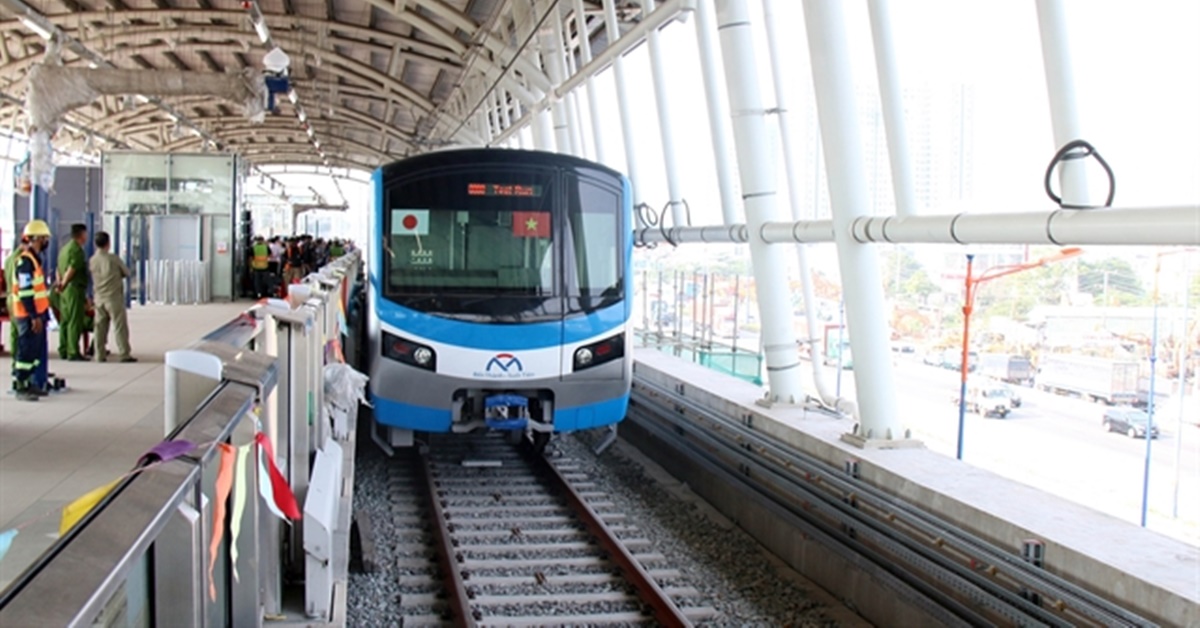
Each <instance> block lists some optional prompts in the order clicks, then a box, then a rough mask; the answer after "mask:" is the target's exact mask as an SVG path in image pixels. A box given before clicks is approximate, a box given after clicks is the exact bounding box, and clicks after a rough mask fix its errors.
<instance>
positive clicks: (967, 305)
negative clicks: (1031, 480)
mask: <svg viewBox="0 0 1200 628" xmlns="http://www.w3.org/2000/svg"><path fill="white" fill-rule="evenodd" d="M974 260H975V256H974V255H971V254H967V278H966V282H965V285H966V288H967V290H966V296H965V299H964V300H963V345H962V363H961V364H960V365H959V367H958V370H959V374H960V375H961V376H962V382H961V385H960V386H959V390H958V451H957V457H958V459H959V460H962V457H963V426H964V424H965V423H966V419H967V353H968V350H967V347H968V346H969V344H968V343H969V339H970V337H971V310H972V308H973V305H974V303H973V302H974V299H972V298H971V269H972V266H973V262H974Z"/></svg>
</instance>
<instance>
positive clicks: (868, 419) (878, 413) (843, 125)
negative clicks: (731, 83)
mask: <svg viewBox="0 0 1200 628" xmlns="http://www.w3.org/2000/svg"><path fill="white" fill-rule="evenodd" d="M804 25H805V28H806V30H807V32H808V47H809V52H810V56H811V61H812V74H813V86H814V88H815V91H816V95H817V118H818V120H819V121H820V126H821V139H822V140H823V141H822V142H821V143H822V145H823V147H824V152H825V162H826V164H827V172H828V178H829V196H830V201H831V204H832V207H833V224H834V240H835V242H836V243H837V250H838V265H839V267H840V268H841V272H842V296H843V299H844V300H845V303H846V322H847V326H848V328H849V333H850V348H851V350H852V351H853V352H854V381H855V384H856V387H857V393H858V407H859V411H860V413H859V431H858V433H857V436H858V437H860V438H862V439H866V440H867V441H872V444H876V443H878V441H879V439H884V440H892V439H896V438H899V437H901V436H902V435H903V431H902V430H901V429H900V423H899V420H898V418H897V416H896V391H895V382H894V378H893V373H892V358H891V351H890V349H889V345H890V340H889V338H888V328H887V323H886V321H885V320H884V312H885V309H884V302H883V284H882V283H881V280H880V277H879V256H878V255H876V252H875V249H873V248H871V246H870V245H865V244H860V243H858V242H856V241H855V240H854V239H853V238H852V237H851V236H850V225H851V223H852V222H853V221H854V219H855V218H858V217H860V216H865V215H867V207H868V200H867V194H866V189H867V186H866V179H865V178H864V177H863V158H862V143H861V140H860V139H859V134H858V127H857V124H858V106H857V104H856V103H855V101H854V80H853V73H852V72H851V68H850V54H849V50H848V46H847V44H846V42H847V41H848V37H847V33H846V27H845V20H844V17H843V15H842V4H841V2H838V1H836V0H805V1H804ZM847 436H851V435H847ZM851 440H855V439H853V438H851ZM860 442H861V441H860ZM863 444H865V443H863ZM884 444H886V443H884Z"/></svg>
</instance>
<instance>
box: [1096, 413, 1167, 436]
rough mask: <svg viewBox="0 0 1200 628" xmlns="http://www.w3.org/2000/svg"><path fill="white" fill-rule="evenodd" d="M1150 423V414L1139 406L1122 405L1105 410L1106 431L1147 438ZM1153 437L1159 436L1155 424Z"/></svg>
mask: <svg viewBox="0 0 1200 628" xmlns="http://www.w3.org/2000/svg"><path fill="white" fill-rule="evenodd" d="M1149 423H1150V418H1149V416H1148V415H1147V414H1146V413H1145V412H1143V411H1141V410H1138V409H1137V408H1130V407H1129V406H1120V407H1116V408H1109V409H1107V410H1105V411H1104V422H1103V424H1104V431H1106V432H1123V433H1124V434H1125V435H1127V436H1129V438H1145V437H1146V426H1147V425H1148V424H1149ZM1151 437H1152V438H1158V426H1157V425H1155V426H1154V428H1153V430H1152V433H1151Z"/></svg>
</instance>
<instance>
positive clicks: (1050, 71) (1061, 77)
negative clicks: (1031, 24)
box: [1037, 0, 1088, 205]
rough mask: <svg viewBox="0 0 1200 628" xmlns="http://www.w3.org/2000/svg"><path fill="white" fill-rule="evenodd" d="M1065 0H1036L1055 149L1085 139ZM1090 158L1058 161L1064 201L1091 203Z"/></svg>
mask: <svg viewBox="0 0 1200 628" xmlns="http://www.w3.org/2000/svg"><path fill="white" fill-rule="evenodd" d="M1064 13H1065V9H1064V7H1063V2H1062V0H1037V15H1038V33H1039V34H1040V35H1041V38H1042V61H1043V62H1044V64H1045V66H1046V93H1047V94H1048V95H1049V97H1050V125H1051V127H1052V128H1053V129H1054V150H1055V151H1057V150H1058V149H1060V148H1062V147H1063V146H1064V145H1066V143H1067V142H1070V141H1072V140H1078V139H1083V130H1082V128H1081V127H1080V124H1079V116H1078V115H1077V113H1076V112H1077V111H1078V107H1077V105H1076V102H1075V73H1074V71H1073V70H1072V68H1071V50H1070V40H1069V39H1068V37H1067V17H1066V15H1065V14H1064ZM1086 167H1087V160H1085V159H1064V160H1062V161H1060V162H1059V164H1058V173H1059V174H1058V180H1059V184H1060V185H1061V186H1062V191H1061V192H1060V194H1061V196H1062V200H1063V202H1064V203H1066V204H1070V205H1087V204H1088V185H1087V171H1086Z"/></svg>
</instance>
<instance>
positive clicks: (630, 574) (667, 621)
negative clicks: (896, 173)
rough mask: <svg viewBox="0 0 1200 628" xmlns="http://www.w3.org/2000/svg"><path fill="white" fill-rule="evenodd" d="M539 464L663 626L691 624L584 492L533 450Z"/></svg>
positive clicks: (534, 459)
mask: <svg viewBox="0 0 1200 628" xmlns="http://www.w3.org/2000/svg"><path fill="white" fill-rule="evenodd" d="M530 457H531V458H532V459H533V462H534V464H535V465H536V467H538V468H540V469H541V470H542V471H543V472H544V473H545V474H546V477H547V478H548V479H549V480H550V482H551V484H553V485H554V487H555V488H557V489H558V490H559V491H562V494H563V495H564V496H565V497H566V499H567V501H568V502H569V503H570V505H571V509H572V510H574V512H575V514H576V515H577V516H578V517H579V520H580V522H581V523H583V525H584V527H585V528H587V531H588V532H589V533H590V534H591V535H592V537H593V538H595V540H596V542H597V543H599V544H600V546H601V547H603V548H604V550H605V551H606V552H608V555H609V558H610V559H611V560H612V561H613V562H614V563H615V564H616V566H617V568H618V569H620V570H621V575H622V576H623V577H624V578H625V580H626V581H627V582H629V583H630V584H631V585H633V588H634V589H635V590H636V591H637V596H638V598H640V599H641V600H642V602H644V603H645V604H646V605H647V606H648V607H649V609H650V610H651V612H652V613H653V615H654V619H655V621H656V622H658V625H661V626H671V627H674V626H691V625H692V622H690V621H689V620H688V618H687V617H686V616H684V614H683V613H682V612H681V611H680V610H679V607H678V606H676V605H675V601H674V600H672V599H671V596H669V595H667V594H666V592H665V591H663V590H662V587H659V586H658V583H657V582H655V581H654V578H651V577H650V574H649V573H647V572H646V570H645V569H644V568H642V565H641V564H640V563H639V562H638V561H637V559H636V558H634V557H633V554H632V553H631V552H630V551H629V549H628V548H626V547H625V544H624V543H622V542H621V540H620V539H618V538H617V536H616V535H615V534H613V532H612V530H610V529H609V528H608V526H607V525H606V524H605V523H604V521H603V520H602V519H601V518H600V515H598V514H597V513H596V511H595V510H594V509H593V508H592V507H591V506H590V505H588V503H587V501H585V500H584V499H583V496H582V495H580V494H579V492H578V491H576V490H575V487H574V486H571V482H570V481H569V480H567V478H565V477H563V474H562V473H560V472H559V470H558V468H557V467H555V466H554V463H553V462H550V460H548V459H547V458H546V457H545V456H543V455H537V454H532V453H531V454H530Z"/></svg>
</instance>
